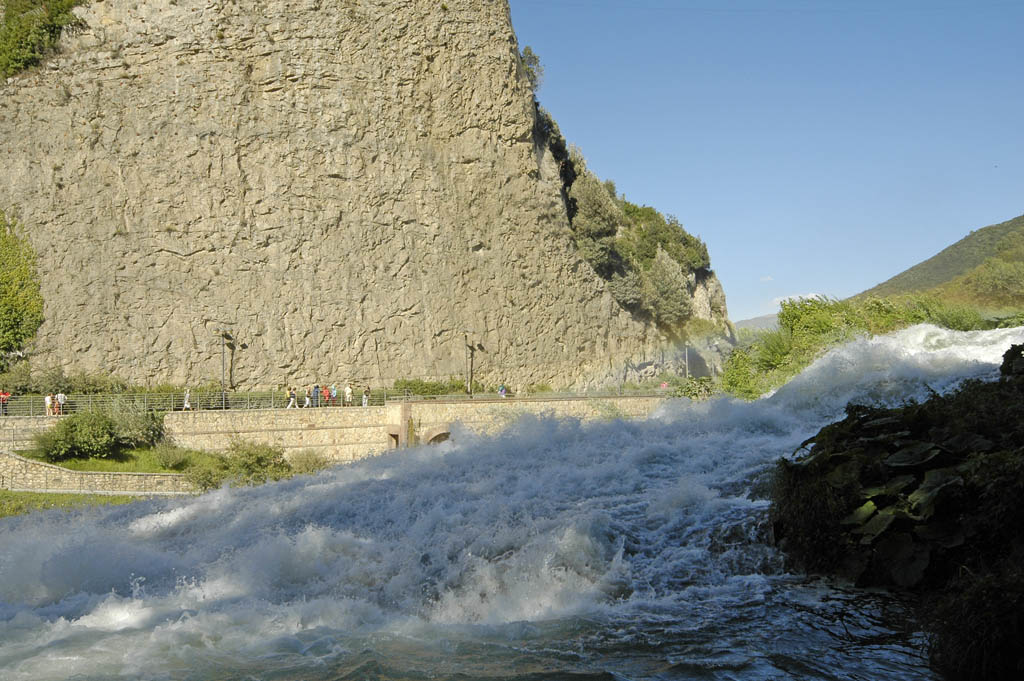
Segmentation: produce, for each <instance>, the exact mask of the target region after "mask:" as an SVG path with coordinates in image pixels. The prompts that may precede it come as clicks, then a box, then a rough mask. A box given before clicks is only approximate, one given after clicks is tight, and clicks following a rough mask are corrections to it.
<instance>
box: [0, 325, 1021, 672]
mask: <svg viewBox="0 0 1024 681" xmlns="http://www.w3.org/2000/svg"><path fill="white" fill-rule="evenodd" d="M1013 342H1024V329H1011V330H1004V331H991V332H972V333H954V332H949V331H943V330H939V329H936V328H934V327H929V326H920V327H914V328H912V329H908V330H906V331H903V332H900V333H897V334H893V335H891V336H887V337H884V338H877V339H865V340H860V341H856V342H854V343H851V344H849V345H847V346H844V347H842V348H839V349H837V350H834V351H832V352H830V353H829V354H828V355H826V356H825V357H823V358H822V359H820V360H819V361H818V362H816V363H815V364H814V365H813V366H811V367H810V368H808V369H807V371H805V372H804V373H803V374H802V375H801V376H799V377H798V378H797V379H795V380H794V381H793V382H791V383H790V384H789V385H787V386H785V387H784V388H783V389H781V390H779V391H778V392H776V393H775V394H774V395H772V396H770V397H766V398H764V399H762V400H759V401H757V402H754V403H745V402H740V401H736V400H730V399H719V400H712V401H709V402H702V403H691V402H690V401H688V400H678V401H673V402H670V403H667V404H666V405H665V406H664V407H662V408H661V409H659V411H658V413H657V414H656V415H655V416H654V417H652V418H651V419H649V420H647V421H645V422H606V423H597V424H581V423H579V422H576V421H572V420H556V419H544V418H533V417H527V418H523V419H521V420H519V421H517V422H516V423H515V424H513V425H512V426H511V427H510V428H509V429H508V430H507V431H506V432H504V433H503V434H501V435H499V436H497V437H493V438H480V437H474V436H471V435H470V434H468V433H466V434H463V435H462V436H461V437H459V438H458V439H457V440H456V441H455V442H449V443H445V444H443V445H441V446H438V447H423V448H418V449H413V450H406V451H402V452H395V453H392V454H389V455H386V456H381V457H378V458H375V459H372V460H368V461H364V462H360V463H358V464H355V465H350V466H344V467H339V468H335V469H333V470H331V471H329V472H326V473H324V474H321V475H319V476H316V477H312V478H297V479H293V480H290V481H286V482H282V483H278V484H271V485H266V486H263V487H258V488H243V489H222V490H219V491H216V492H213V493H211V494H207V495H204V496H201V497H196V498H189V499H183V500H174V501H149V502H142V503H138V504H133V505H130V506H127V507H116V508H108V509H102V510H93V511H88V512H82V513H76V514H70V515H67V514H61V513H38V514H34V515H32V516H29V517H22V518H14V519H9V520H6V521H3V522H0V546H2V553H0V669H2V670H3V678H4V679H10V680H11V681H19V680H22V679H25V680H28V679H32V680H45V679H67V678H81V679H108V678H132V679H135V678H141V679H164V678H167V679H180V678H196V679H208V678H217V679H235V678H259V679H263V678H267V679H270V678H275V679H277V678H279V679H292V678H296V679H298V678H302V679H312V678H337V677H338V676H340V672H341V671H351V670H358V669H360V665H362V664H366V663H367V660H368V659H370V660H374V661H375V663H381V661H386V663H387V664H388V665H391V666H390V667H389V669H391V670H392V671H391V672H388V671H387V670H385V671H383V672H381V671H380V670H379V669H378V671H377V672H375V673H376V674H377V676H378V677H384V678H386V677H387V676H388V675H389V673H393V674H394V675H396V676H398V675H401V674H404V673H407V672H409V671H410V670H416V671H417V673H419V672H422V673H429V674H437V675H445V674H454V673H462V674H466V675H468V676H474V675H476V676H481V677H486V676H491V675H494V674H497V673H499V672H500V673H510V672H513V671H514V672H515V673H524V674H525V673H529V672H531V671H538V670H542V671H543V670H548V671H550V670H552V669H555V670H561V671H563V672H569V671H571V672H573V673H581V674H598V673H602V672H613V673H615V674H618V675H620V676H621V677H623V678H654V677H655V676H658V675H661V677H662V678H665V677H666V675H667V676H668V677H672V678H723V679H725V678H731V679H738V678H750V679H755V678H766V677H770V676H771V675H772V674H779V673H783V672H786V670H787V669H788V672H786V673H789V674H790V676H792V677H793V678H801V677H802V676H803V677H806V678H832V679H845V678H871V675H872V674H881V675H882V676H877V677H876V678H882V677H883V676H884V677H885V678H905V679H925V678H930V676H929V674H928V672H927V670H926V668H925V665H924V664H923V662H922V661H921V660H920V659H919V657H917V654H916V653H914V652H912V651H911V650H910V649H909V648H908V649H906V650H904V649H902V648H901V647H900V646H901V645H903V644H892V645H889V646H884V647H882V648H879V649H877V650H876V649H875V648H872V647H871V645H870V644H864V645H861V646H860V647H856V646H855V647H854V648H855V649H854V650H852V651H851V650H848V649H847V648H849V646H846V647H844V646H843V645H838V644H837V643H836V636H839V634H837V633H835V632H833V631H832V630H831V629H830V625H828V624H827V623H828V622H829V621H831V619H830V618H835V617H845V616H846V615H841V614H837V613H841V612H846V611H850V610H851V606H849V604H848V603H847V601H848V600H850V599H852V597H850V599H847V597H846V596H844V595H843V594H842V592H841V591H839V590H837V589H836V588H835V587H834V586H830V587H827V588H822V587H818V586H808V585H807V584H806V583H804V581H803V580H802V579H799V578H797V577H794V576H789V575H786V574H785V573H784V572H783V570H782V560H781V557H780V556H779V555H778V554H777V552H776V551H775V550H774V549H773V548H772V547H771V546H770V545H769V543H767V542H766V538H765V523H764V519H765V510H766V508H767V502H766V501H765V500H763V499H761V498H758V495H757V494H751V492H750V490H751V489H752V486H753V487H756V485H757V484H758V482H759V481H761V480H763V478H764V474H765V472H766V471H767V470H768V469H770V467H771V466H772V465H773V462H774V461H775V460H776V459H777V458H778V457H779V456H783V455H788V454H789V453H791V452H792V451H793V450H794V449H795V448H796V447H797V446H798V445H799V443H800V442H801V441H802V440H804V439H806V438H807V437H808V436H810V435H812V434H813V433H814V432H816V431H817V430H818V429H819V428H820V427H821V426H822V425H824V424H825V423H827V422H829V421H830V420H833V419H835V418H838V417H840V416H841V415H842V412H843V409H844V407H845V405H846V403H847V402H849V401H859V402H874V403H885V404H894V403H899V402H901V401H903V400H904V399H906V398H907V397H916V398H924V397H926V396H927V394H928V392H929V390H936V391H944V390H947V389H949V388H950V387H952V386H954V385H956V384H957V383H959V382H961V381H963V380H964V379H966V378H975V377H981V378H987V377H991V376H993V375H994V373H995V372H996V371H997V368H998V364H999V361H1000V359H1001V355H1002V353H1003V352H1004V351H1005V350H1006V348H1007V347H1008V346H1009V345H1010V344H1011V343H1013ZM859 597H860V596H858V598H859ZM844 599H845V600H844ZM837 603H839V604H840V605H842V608H845V609H846V610H843V609H842V608H840V606H839V605H836V604H837ZM874 607H875V606H872V608H874ZM878 607H879V608H881V607H882V606H878ZM810 611H814V615H813V617H811V616H810V615H808V612H810ZM857 612H858V613H859V614H857V615H855V616H856V617H861V618H866V619H867V620H870V621H869V622H868V623H867V624H865V625H864V628H865V630H866V631H870V632H874V633H872V634H871V635H870V636H867V638H869V639H870V638H871V637H872V636H874V634H875V633H877V632H878V631H879V630H881V629H884V627H883V625H882V624H880V623H879V622H875V621H874V620H873V619H872V617H873V615H871V614H870V612H873V611H872V609H871V608H868V609H867V610H864V609H863V608H862V609H861V610H857ZM807 617H811V620H810V622H811V624H810V625H808V624H807V622H806V621H805V620H806V618H807ZM851 617H853V615H851ZM850 626H851V625H850V624H849V623H848V622H847V623H844V627H845V630H846V631H848V630H849V629H850ZM872 627H874V628H873V629H872ZM872 640H873V639H872ZM865 651H868V654H865ZM780 659H784V660H786V661H787V662H785V663H781V662H779V660H780ZM825 668H827V670H826V669H825ZM794 670H797V671H794ZM799 670H803V671H799ZM851 670H852V671H851Z"/></svg>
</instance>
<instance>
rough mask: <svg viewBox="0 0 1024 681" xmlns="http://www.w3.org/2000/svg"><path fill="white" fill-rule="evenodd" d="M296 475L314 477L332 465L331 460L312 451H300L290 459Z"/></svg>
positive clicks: (289, 461)
mask: <svg viewBox="0 0 1024 681" xmlns="http://www.w3.org/2000/svg"><path fill="white" fill-rule="evenodd" d="M288 463H289V465H290V466H291V468H292V471H293V472H294V474H295V475H312V474H313V473H317V472H319V471H322V470H323V469H325V468H327V467H328V466H330V465H331V463H332V462H331V460H330V459H328V458H327V457H326V456H324V455H323V454H320V453H319V452H316V451H314V450H312V449H300V450H299V451H297V452H295V453H294V454H292V455H290V456H289V457H288Z"/></svg>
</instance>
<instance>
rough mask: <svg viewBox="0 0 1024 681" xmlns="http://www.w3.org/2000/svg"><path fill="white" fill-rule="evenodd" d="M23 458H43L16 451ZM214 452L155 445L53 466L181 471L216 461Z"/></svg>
mask: <svg viewBox="0 0 1024 681" xmlns="http://www.w3.org/2000/svg"><path fill="white" fill-rule="evenodd" d="M18 453H19V454H20V455H21V456H24V457H25V458H27V459H34V460H36V461H43V462H45V463H50V462H48V461H46V459H44V458H43V457H42V456H40V455H39V454H38V453H37V452H34V451H22V452H18ZM217 458H218V457H217V456H216V455H215V454H210V453H208V452H201V451H198V450H194V449H178V448H175V447H169V446H167V445H158V446H156V447H152V448H147V449H132V450H128V451H125V452H121V453H120V454H118V455H117V456H116V457H114V458H109V459H65V460H64V461H57V462H53V463H54V465H57V466H60V467H62V468H67V469H70V470H73V471H94V472H99V473H182V472H184V471H185V470H186V469H187V468H189V467H190V466H194V465H197V464H203V463H206V462H207V460H217Z"/></svg>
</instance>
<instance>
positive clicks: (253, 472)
mask: <svg viewBox="0 0 1024 681" xmlns="http://www.w3.org/2000/svg"><path fill="white" fill-rule="evenodd" d="M226 460H227V465H228V469H229V477H230V478H231V480H232V481H233V482H234V483H236V484H239V485H262V484H263V483H265V482H269V481H271V480H283V479H284V478H287V477H290V476H291V475H292V467H291V466H290V465H288V462H287V461H286V460H285V458H284V449H282V448H281V447H273V446H271V445H264V444H257V443H255V442H246V441H244V440H236V441H235V442H232V443H231V446H230V447H228V455H227V457H226Z"/></svg>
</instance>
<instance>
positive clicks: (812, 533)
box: [772, 345, 1024, 679]
mask: <svg viewBox="0 0 1024 681" xmlns="http://www.w3.org/2000/svg"><path fill="white" fill-rule="evenodd" d="M800 451H801V452H802V453H798V454H799V455H798V456H797V457H796V458H794V459H792V460H782V461H780V462H779V466H778V469H777V473H776V477H775V481H774V488H773V506H772V516H773V517H772V519H773V524H774V530H775V536H776V540H777V541H778V543H779V545H780V547H781V548H783V550H784V551H785V552H786V553H787V555H788V556H789V557H790V559H791V560H792V561H793V562H794V563H795V564H796V565H797V566H798V567H800V568H802V569H804V570H807V571H809V572H814V573H822V574H831V575H836V576H839V577H843V578H847V579H849V580H851V581H853V582H854V583H856V584H859V585H863V586H883V587H890V588H899V589H907V590H910V591H912V592H914V593H916V594H918V595H919V596H920V602H921V606H922V617H923V621H924V626H925V627H926V629H927V630H928V631H929V632H930V634H931V635H930V650H929V655H930V659H931V663H932V665H933V666H934V667H935V668H936V669H937V670H938V671H940V672H941V673H942V674H943V675H944V676H945V677H946V678H949V679H1010V678H1022V676H1024V653H1022V652H1021V648H1020V646H1019V644H1020V641H1022V640H1024V569H1022V565H1024V532H1022V528H1024V345H1014V346H1012V347H1011V348H1010V349H1009V350H1008V351H1007V352H1006V354H1005V355H1004V356H1003V365H1002V367H1001V379H1000V380H999V381H997V382H980V381H972V382H968V383H966V384H964V385H963V386H962V387H961V388H960V389H959V390H958V391H956V392H954V393H950V394H947V395H938V394H936V395H934V396H932V397H931V398H930V399H929V400H927V401H926V402H923V403H908V404H906V405H904V406H902V407H900V408H897V409H878V408H873V407H867V406H860V405H850V406H849V407H848V408H847V417H846V418H845V419H844V420H842V421H840V422H838V423H834V424H831V425H829V426H827V427H825V428H823V429H822V430H821V431H820V432H819V433H818V434H817V435H815V436H814V437H813V438H811V439H810V440H808V441H807V442H805V443H803V445H802V447H801V450H800Z"/></svg>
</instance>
